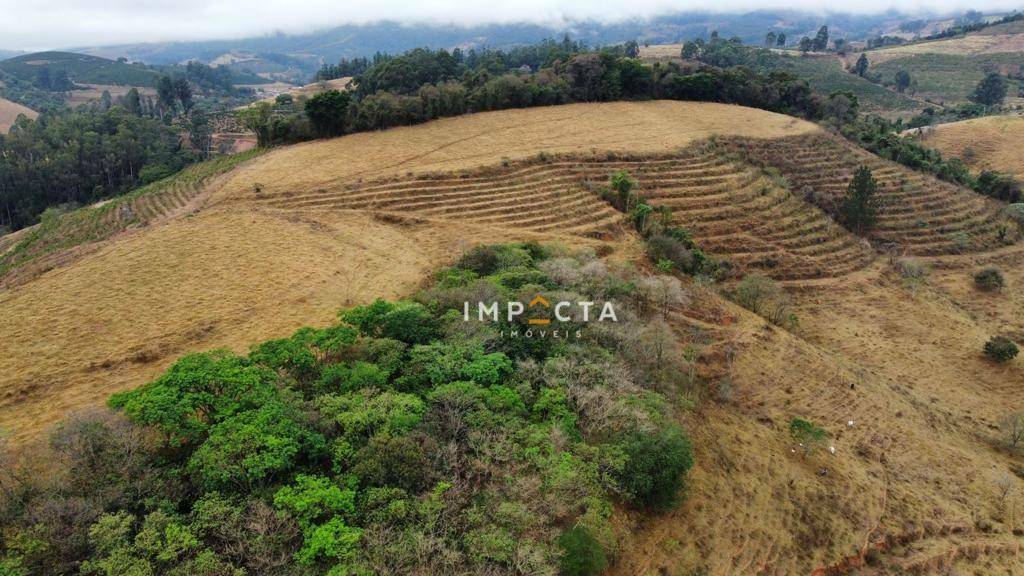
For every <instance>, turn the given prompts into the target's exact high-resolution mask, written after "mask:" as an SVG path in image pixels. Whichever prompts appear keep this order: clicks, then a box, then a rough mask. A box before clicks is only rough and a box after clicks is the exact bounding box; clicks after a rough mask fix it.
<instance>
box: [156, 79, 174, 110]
mask: <svg viewBox="0 0 1024 576" xmlns="http://www.w3.org/2000/svg"><path fill="white" fill-rule="evenodd" d="M156 96H157V98H158V99H159V101H160V105H161V106H163V108H164V109H165V110H174V103H175V101H176V100H177V99H178V95H177V93H176V92H175V91H174V81H173V80H171V77H170V76H161V77H160V79H159V80H157V81H156Z"/></svg>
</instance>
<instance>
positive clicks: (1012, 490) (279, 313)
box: [0, 102, 1024, 576]
mask: <svg viewBox="0 0 1024 576" xmlns="http://www.w3.org/2000/svg"><path fill="white" fill-rule="evenodd" d="M712 135H717V137H716V138H709V137H710V136H712ZM861 163H867V164H869V165H871V166H872V167H873V168H874V170H875V174H876V176H877V177H878V178H879V180H880V181H881V184H882V185H881V188H880V190H881V194H882V196H883V199H884V201H885V204H884V209H883V212H882V220H881V225H880V227H879V228H878V230H877V231H876V232H875V233H874V234H873V235H872V236H871V237H870V239H869V240H870V242H869V241H868V240H865V239H861V238H858V237H856V236H854V235H852V234H850V233H849V232H847V231H846V230H845V229H843V228H842V227H841V226H839V225H837V224H835V223H834V221H833V218H832V216H831V214H832V212H831V210H832V209H833V206H834V201H835V198H836V197H837V196H838V195H839V194H840V193H841V192H842V191H843V190H845V188H846V186H847V184H848V181H849V178H850V173H851V170H852V168H853V167H855V166H856V165H858V164H861ZM617 170H628V171H629V172H630V173H631V174H632V175H633V177H635V178H636V179H637V181H638V192H639V193H640V194H642V195H643V196H645V197H646V198H647V199H648V200H649V201H650V202H651V203H652V204H654V205H656V206H665V207H669V208H671V209H672V217H673V218H674V219H675V220H676V221H677V222H678V223H680V224H682V225H683V226H685V227H687V228H688V229H690V230H691V231H692V232H693V234H694V237H695V239H696V240H697V242H698V243H699V244H700V245H702V246H703V247H704V248H705V249H707V250H708V251H710V252H712V253H714V254H716V255H719V256H722V257H724V258H726V259H728V260H729V261H730V262H732V263H733V264H734V266H736V268H737V270H738V272H739V273H746V272H755V271H756V272H763V273H765V274H767V275H769V276H772V277H774V278H776V279H778V280H780V281H781V282H782V284H783V285H784V286H786V287H787V289H788V293H789V298H790V299H791V306H792V309H793V310H794V311H795V312H796V314H797V317H798V319H799V322H798V323H797V324H796V325H795V326H794V327H793V328H791V329H789V330H783V329H781V328H779V327H777V326H775V325H773V324H770V323H768V322H766V321H765V320H764V319H762V318H761V317H759V316H756V315H754V314H753V313H751V312H749V311H747V310H745V309H742V308H740V307H738V306H736V305H735V304H733V303H731V302H729V301H728V300H726V299H725V298H723V296H722V293H723V291H725V292H728V290H730V289H731V288H732V286H733V284H732V282H731V281H730V282H727V283H725V285H724V286H722V287H713V286H708V285H706V284H703V283H699V282H697V281H694V280H686V286H687V290H688V291H689V292H690V295H691V296H692V298H690V299H689V302H690V304H689V305H688V306H687V307H686V308H682V309H678V310H674V311H673V313H672V314H671V317H670V320H671V323H672V325H673V327H674V328H675V331H676V333H677V335H678V337H679V340H680V343H681V344H684V345H687V346H688V348H689V350H694V351H696V352H697V356H698V358H699V362H698V364H699V373H700V375H701V376H702V378H703V382H704V386H703V389H702V390H703V392H702V393H700V394H699V395H698V396H699V397H698V398H696V408H695V409H694V410H685V411H681V412H680V418H682V419H683V420H684V422H685V424H686V427H687V429H688V430H689V431H690V433H691V435H692V437H693V441H694V450H695V455H696V465H695V467H694V468H693V470H692V471H691V473H690V478H689V489H688V496H687V499H686V501H685V503H684V504H683V505H681V506H680V507H678V508H677V509H676V510H673V511H671V512H668V513H666V514H663V515H660V516H653V517H652V516H645V517H643V518H646V519H645V520H641V516H633V515H630V514H629V513H626V512H625V511H623V513H622V514H621V515H620V516H619V518H621V521H620V527H621V528H622V531H623V534H624V535H625V538H626V540H625V541H624V542H623V543H622V545H621V547H620V549H619V551H618V555H617V556H616V562H615V563H614V565H613V566H612V567H611V568H610V570H609V573H610V574H615V575H618V574H621V575H642V576H646V575H652V576H653V575H659V576H660V575H679V576H687V575H690V574H703V573H706V574H711V575H733V574H735V575H738V576H739V575H743V576H746V575H750V574H765V575H779V576H781V575H789V574H816V575H817V574H845V573H850V574H906V573H917V574H934V573H943V572H942V571H946V570H959V571H962V572H963V573H983V574H1015V573H1021V571H1022V570H1024V556H1021V554H1020V553H1019V552H1020V545H1021V540H1022V539H1021V535H1022V534H1024V517H1021V512H1022V511H1024V508H1022V506H1024V482H1022V481H1021V479H1020V477H1018V476H1016V475H1014V474H1015V473H1014V470H1017V471H1018V472H1019V471H1020V470H1024V462H1021V457H1020V456H1019V455H1016V454H1012V453H1010V452H1008V451H1006V450H1004V449H1003V448H1002V447H1001V444H1000V435H1001V432H1000V431H999V429H998V422H999V421H1000V419H1001V418H1002V417H1003V416H1004V415H1005V414H1006V413H1008V412H1011V411H1015V410H1022V409H1024V392H1022V389H1021V383H1022V382H1024V365H1022V360H1020V359H1018V360H1016V361H1015V362H1013V363H1010V364H1008V365H1004V366H997V365H994V364H991V363H989V362H988V361H987V360H985V359H984V357H983V356H982V354H981V349H982V345H983V344H984V342H985V340H986V339H987V338H988V337H989V336H991V335H993V334H1006V335H1009V336H1012V337H1014V338H1016V339H1017V340H1022V339H1024V297H1022V296H1021V291H1020V289H1019V287H1021V286H1024V267H1022V266H1021V263H1022V262H1024V247H1022V246H1019V245H1017V244H1014V243H1013V242H1012V241H1013V240H1014V239H1015V238H1016V232H1014V233H1012V234H1010V233H1009V232H1007V233H1006V234H1004V235H1003V237H1000V233H999V228H998V226H999V225H1000V224H1001V223H1000V222H999V221H998V219H997V218H996V217H995V214H996V212H997V210H998V206H996V205H995V204H993V203H991V202H989V201H987V200H985V199H982V198H980V197H979V196H977V195H975V194H973V193H971V192H969V191H966V190H962V189H959V188H955V187H952V186H948V185H945V184H941V183H939V182H937V181H935V180H933V179H930V178H927V177H925V176H921V175H920V174H918V173H915V172H911V171H909V170H907V169H905V168H902V167H900V166H897V165H895V164H891V163H887V162H884V161H882V160H880V159H878V158H875V157H873V156H871V155H869V154H866V153H864V152H862V151H859V150H856V149H854V148H852V147H850V146H849V145H848V144H845V143H844V142H842V141H840V140H837V139H835V138H833V137H830V136H827V135H825V134H824V133H823V132H821V131H820V130H818V129H817V128H816V127H814V126H813V125H811V124H808V123H806V122H802V121H799V120H796V119H793V118H789V117H785V116H780V115H776V114H771V113H767V112H763V111H757V110H751V109H745V108H739V107H734V106H724V105H715V104H697V103H682V102H648V103H634V104H627V103H616V104H590V105H573V106H563V107H555V108H539V109H531V110H514V111H506V112H499V113H488V114H479V115H473V116H466V117H460V118H452V119H447V120H441V121H438V122H432V123H429V124H426V125H421V126H415V127H408V128H399V129H394V130H388V131H385V132H378V133H369V134H357V135H352V136H347V137H344V138H339V139H335V140H329V141H320V142H312V143H308V144H302V145H298V146H292V147H287V148H282V149H278V150H275V151H272V152H269V153H267V154H264V155H262V156H258V157H255V158H253V159H252V160H249V161H248V162H246V163H243V164H241V165H239V166H238V167H236V168H234V169H233V170H231V171H229V172H226V173H221V172H218V171H216V170H209V171H208V173H204V174H202V175H198V174H197V175H193V176H192V177H191V178H190V179H188V180H186V181H185V184H176V185H165V186H164V187H162V188H159V189H154V190H151V191H149V192H148V193H146V194H141V195H138V196H136V197H133V198H129V199H127V200H124V201H123V203H124V204H122V205H126V206H128V209H127V210H123V209H121V208H119V207H118V208H117V209H116V210H111V209H107V210H105V211H104V210H102V208H103V207H93V208H92V210H95V211H96V212H95V213H83V214H86V216H79V217H75V218H72V219H70V220H68V221H67V223H57V224H54V225H53V227H51V228H50V229H48V230H49V232H47V233H46V234H43V233H42V232H40V233H39V234H37V235H36V236H34V237H33V238H35V240H34V241H33V243H31V244H24V242H25V241H26V238H29V237H30V236H32V235H31V234H26V233H23V234H21V235H20V236H19V238H17V239H16V241H8V242H2V241H0V262H2V261H3V260H2V259H3V258H4V257H5V254H6V255H7V257H9V256H10V255H11V254H15V253H17V254H22V255H24V258H23V260H22V261H21V263H19V264H17V265H16V266H15V267H13V268H10V269H9V270H8V271H7V272H6V275H5V278H8V279H12V278H16V279H17V281H8V283H7V285H6V287H3V288H0V323H2V324H3V325H4V327H5V329H4V331H3V332H2V333H0V348H2V349H3V350H5V352H6V351H9V353H5V354H3V355H0V393H2V396H0V426H3V428H5V429H6V431H7V432H8V433H10V434H12V435H14V437H15V439H16V440H18V441H21V442H26V441H30V440H32V439H34V438H38V437H39V436H40V432H41V431H42V430H43V429H45V427H47V426H48V425H50V424H52V423H53V422H54V421H55V420H56V419H58V418H60V417H61V416H63V415H64V414H65V413H67V412H68V411H70V410H73V409H76V408H80V407H84V406H88V405H93V404H97V403H100V402H102V400H103V399H104V398H106V397H107V396H108V395H109V394H110V393H111V392H113V391H116V390H122V389H125V388H128V387H132V386H136V385H138V384H140V383H142V382H144V381H146V380H147V379H148V378H151V377H152V376H154V375H155V374H157V373H158V372H160V371H161V370H162V369H163V368H165V367H166V366H167V365H168V364H169V363H170V362H171V361H172V360H173V359H174V358H175V357H177V356H179V355H181V354H182V353H184V352H186V351H191V350H197V349H208V348H213V347H219V346H225V347H229V348H232V349H235V350H244V349H245V348H246V347H247V346H248V345H249V344H251V343H253V342H258V341H261V340H264V339H267V338H271V337H277V336H282V335H285V334H288V333H290V332H291V331H292V330H294V329H295V328H296V327H298V326H300V325H310V324H312V325H322V324H325V323H327V322H328V321H330V320H331V319H332V318H333V314H334V312H335V310H337V309H338V308H340V307H342V306H346V305H349V304H354V303H360V302H366V301H369V300H372V299H373V298H375V297H398V296H401V295H404V294H408V293H410V292H412V291H414V290H415V289H416V288H417V286H419V285H420V283H421V282H422V281H423V279H424V277H425V275H426V274H428V273H429V271H430V270H431V269H432V268H434V267H436V266H438V265H440V264H443V263H445V262H449V261H451V260H453V259H454V258H456V257H457V256H458V254H459V253H461V251H462V250H464V249H465V248H467V247H469V246H471V245H473V244H476V243H482V242H497V241H506V240H514V239H536V240H540V241H544V242H556V243H562V244H567V245H572V246H584V245H586V246H591V247H593V248H595V249H596V250H598V252H599V253H600V254H603V255H605V257H606V258H609V259H613V260H616V261H619V262H631V263H633V264H634V265H637V266H641V267H643V266H648V264H647V263H645V261H644V258H643V247H642V243H641V242H640V240H639V238H638V237H637V236H636V235H635V234H634V233H632V232H631V231H630V230H629V229H628V228H627V227H626V226H625V225H624V223H623V221H622V216H621V215H620V214H619V213H617V212H615V211H614V210H613V209H612V208H611V207H610V205H609V204H607V203H605V202H604V201H603V200H602V199H601V197H600V195H599V193H598V192H599V188H600V187H601V186H603V185H604V183H606V182H607V180H608V177H609V175H610V174H611V173H612V172H614V171H617ZM117 206H120V205H117ZM110 213H113V214H114V215H113V216H110V215H109V214H110ZM128 216H131V217H128ZM103 218H108V220H104V219H103ZM97 223H99V224H97ZM98 229H101V230H106V231H107V233H103V234H98V233H94V232H96V230H98ZM895 244H898V245H899V249H898V250H895V249H893V248H894V245H895ZM30 248H31V250H34V252H32V251H28V250H29V249H30ZM883 248H886V249H887V251H888V252H889V253H896V252H902V253H904V254H912V255H915V257H916V260H914V261H913V262H914V266H913V267H912V266H910V265H908V261H906V260H895V258H894V257H893V258H890V257H889V256H887V255H886V254H883V253H882V252H881V249H883ZM983 265H996V266H999V267H1000V268H1001V269H1002V270H1003V271H1004V272H1005V274H1006V276H1007V282H1008V287H1007V289H1005V290H1003V291H1002V292H995V293H980V292H978V291H977V290H976V289H975V288H974V285H973V280H972V275H973V273H974V272H975V271H976V270H977V269H978V268H979V267H980V266H983ZM915 267H916V269H920V270H922V271H928V270H930V272H922V273H921V274H913V275H909V274H907V271H908V270H911V269H912V268H915ZM901 271H902V272H901ZM0 280H2V279H0ZM795 417H801V418H806V419H808V420H810V421H812V422H815V423H816V424H818V425H820V426H822V427H823V428H824V429H825V430H826V431H827V432H828V433H829V435H830V438H829V440H828V442H827V444H829V445H831V446H834V447H835V454H831V453H830V452H829V451H828V450H826V449H822V450H819V451H817V452H815V453H812V454H810V455H807V456H804V455H803V454H802V453H801V452H799V451H797V449H798V447H797V446H795V445H794V442H793V441H792V440H791V438H790V435H789V432H788V427H789V423H790V421H791V420H792V419H793V418H795Z"/></svg>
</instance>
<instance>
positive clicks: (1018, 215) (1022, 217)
mask: <svg viewBox="0 0 1024 576" xmlns="http://www.w3.org/2000/svg"><path fill="white" fill-rule="evenodd" d="M1006 215H1007V216H1009V217H1010V219H1012V220H1013V221H1014V222H1016V223H1017V224H1018V225H1019V226H1021V227H1024V204H1022V203H1018V204H1010V205H1009V206H1007V207H1006Z"/></svg>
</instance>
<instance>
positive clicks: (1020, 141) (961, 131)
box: [923, 116, 1024, 178]
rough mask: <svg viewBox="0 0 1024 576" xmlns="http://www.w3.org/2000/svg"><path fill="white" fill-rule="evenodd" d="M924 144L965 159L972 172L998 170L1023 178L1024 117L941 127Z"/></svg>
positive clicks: (926, 135) (927, 134)
mask: <svg viewBox="0 0 1024 576" xmlns="http://www.w3.org/2000/svg"><path fill="white" fill-rule="evenodd" d="M923 140H924V143H925V144H927V145H928V146H931V147H932V148H935V149H937V150H938V151H940V152H942V154H943V155H944V156H959V157H960V158H963V159H964V161H965V162H967V165H968V166H969V167H970V168H971V169H972V170H985V169H990V170H999V171H1000V172H1006V173H1009V174H1013V175H1015V176H1017V177H1019V178H1024V156H1022V155H1021V149H1022V147H1024V117H1020V116H987V117H984V118H975V119H972V120H963V121H961V122H951V123H948V124H940V125H938V126H936V127H934V128H932V129H929V130H927V131H925V132H924V136H923Z"/></svg>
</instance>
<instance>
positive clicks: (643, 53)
mask: <svg viewBox="0 0 1024 576" xmlns="http://www.w3.org/2000/svg"><path fill="white" fill-rule="evenodd" d="M682 49H683V45H682V44H651V45H650V46H640V58H642V59H644V60H648V61H653V62H658V61H664V60H678V59H680V56H679V53H680V51H681V50H682Z"/></svg>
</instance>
